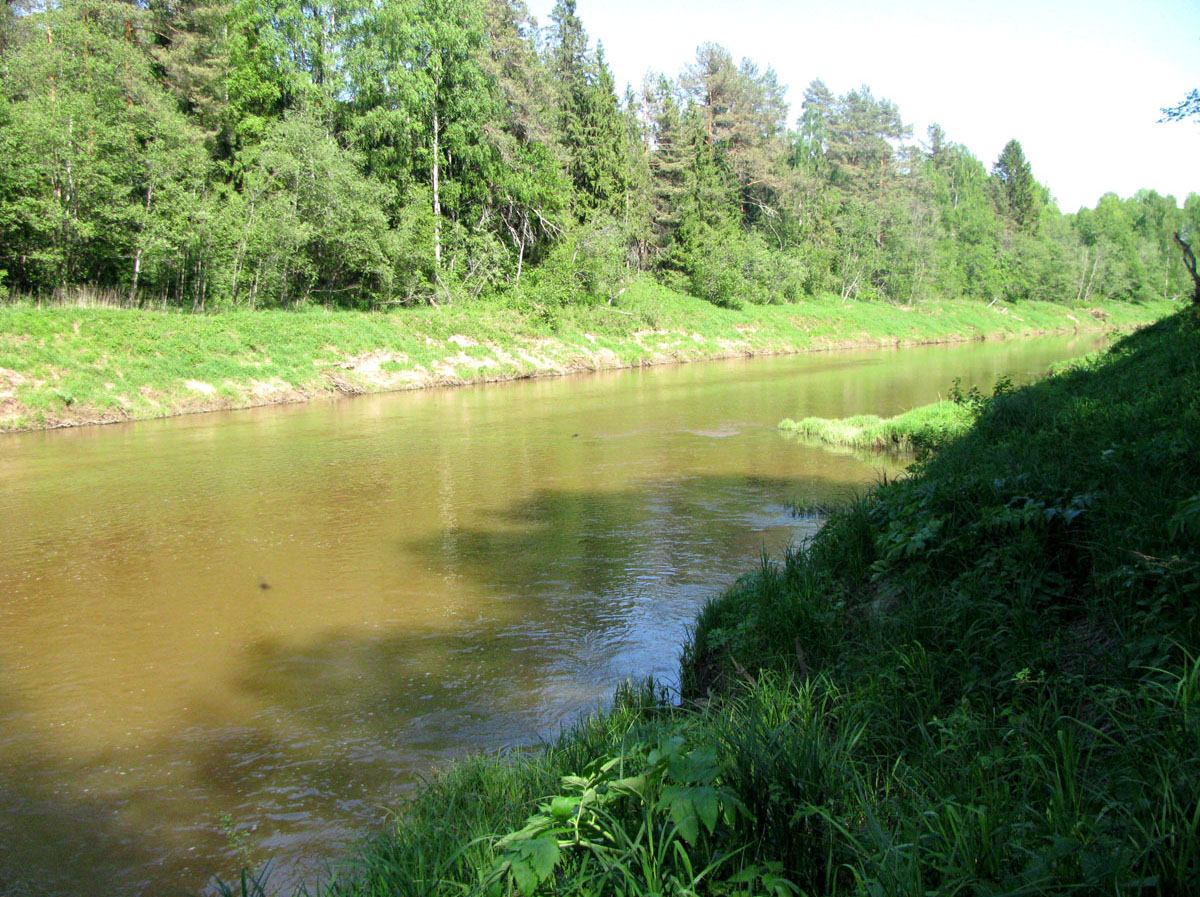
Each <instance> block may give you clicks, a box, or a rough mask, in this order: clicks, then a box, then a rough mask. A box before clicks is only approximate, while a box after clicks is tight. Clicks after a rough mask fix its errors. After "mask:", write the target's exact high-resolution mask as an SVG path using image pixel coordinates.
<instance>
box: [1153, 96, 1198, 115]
mask: <svg viewBox="0 0 1200 897" xmlns="http://www.w3.org/2000/svg"><path fill="white" fill-rule="evenodd" d="M1162 114H1163V117H1162V118H1160V119H1159V121H1182V120H1183V119H1185V118H1200V90H1193V91H1192V92H1191V93H1189V94H1188V95H1187V96H1186V97H1184V98H1183V100H1182V101H1180V102H1179V103H1177V104H1176V105H1174V106H1167V107H1165V108H1164V109H1163V110H1162Z"/></svg>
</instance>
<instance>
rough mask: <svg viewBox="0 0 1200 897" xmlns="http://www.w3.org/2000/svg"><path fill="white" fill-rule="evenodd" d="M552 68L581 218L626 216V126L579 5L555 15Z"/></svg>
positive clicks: (562, 1)
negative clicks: (597, 213)
mask: <svg viewBox="0 0 1200 897" xmlns="http://www.w3.org/2000/svg"><path fill="white" fill-rule="evenodd" d="M550 20H551V23H552V26H551V28H550V36H549V41H550V44H549V68H550V71H551V72H552V73H553V75H554V76H555V79H556V80H557V82H558V90H559V98H558V131H559V138H560V140H561V141H562V144H563V146H564V148H565V149H566V152H567V157H568V163H567V171H568V173H569V175H570V178H571V183H572V184H573V185H574V188H575V195H576V200H577V204H578V206H579V209H578V211H579V212H580V217H581V218H582V217H585V216H586V215H588V214H589V213H591V212H595V211H602V212H605V213H607V214H611V215H621V214H622V213H623V211H624V208H625V193H626V190H627V189H628V184H627V183H626V178H627V174H628V163H627V146H626V139H625V123H624V120H623V118H622V116H621V109H620V103H619V101H618V99H617V95H616V91H615V85H614V83H613V76H612V72H611V71H610V70H609V68H608V63H607V62H605V59H604V48H603V47H602V46H599V45H597V47H596V50H595V52H589V51H588V48H587V46H588V37H587V32H586V31H584V29H583V23H582V22H581V21H580V19H579V16H578V15H577V14H576V11H575V0H557V2H556V3H555V5H554V9H553V11H552V12H551V13H550Z"/></svg>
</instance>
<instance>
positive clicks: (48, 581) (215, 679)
mask: <svg viewBox="0 0 1200 897" xmlns="http://www.w3.org/2000/svg"><path fill="white" fill-rule="evenodd" d="M1096 345H1097V341H1096V340H1095V339H1093V338H1074V339H1067V338H1045V339H1037V340H1029V341H1021V342H997V343H971V344H962V345H955V346H933V347H923V348H914V349H902V350H895V349H887V350H871V351H847V352H837V353H824V354H815V355H802V356H791V357H777V358H766V359H753V360H736V361H727V362H710V363H703V364H692V365H682V366H676V367H659V368H649V369H642V370H633V371H621V372H615V373H610V374H599V375H585V376H578V377H567V378H558V379H546V380H536V381H526V382H520V383H514V384H506V385H493V386H483V387H471V388H462V389H445V390H442V389H435V390H425V391H421V392H412V393H403V394H391V395H383V396H371V397H362V398H358V399H353V400H342V401H336V402H315V403H312V404H309V405H304V406H288V407H273V408H263V409H256V410H250V411H240V412H230V413H221V414H206V415H197V416H192V417H185V418H175V419H171V420H164V421H147V422H140V423H131V424H122V425H117V426H109V427H92V428H81V429H78V430H69V431H55V432H43V433H27V434H17V435H8V436H0V546H2V549H0V894H2V895H11V897H16V895H20V897H27V895H76V894H122V895H151V894H154V895H157V894H166V893H187V892H190V893H201V892H203V891H204V889H205V887H206V882H207V881H208V879H209V877H210V875H211V874H212V873H214V872H215V873H220V874H223V875H225V876H226V877H229V876H231V875H232V873H233V872H234V871H235V870H236V868H237V867H238V865H239V864H241V863H242V862H250V863H253V864H260V863H262V862H265V861H266V860H268V859H269V860H271V861H272V865H273V867H274V873H273V876H272V882H273V884H274V885H275V886H277V887H280V888H282V889H285V890H286V889H287V888H290V887H291V886H292V885H294V884H295V883H296V882H299V881H301V880H306V879H308V880H311V879H312V878H313V877H314V876H319V874H320V870H321V869H322V868H323V864H324V863H325V862H327V861H329V860H330V859H332V858H335V857H337V856H338V855H339V854H340V853H343V852H345V851H346V850H347V849H348V848H349V847H351V846H352V845H353V843H354V840H355V839H356V838H357V837H359V836H360V835H361V834H362V833H364V832H366V831H369V830H370V829H371V828H372V827H373V826H376V825H379V824H380V823H381V821H382V820H383V819H384V818H385V816H386V813H387V811H388V809H389V808H392V807H395V806H396V804H397V801H398V799H399V798H400V797H401V796H402V795H403V793H404V791H405V790H406V789H407V788H409V787H411V785H412V783H413V782H414V781H415V780H417V779H418V778H419V777H420V776H421V775H422V774H427V773H428V772H429V771H430V770H431V769H433V768H435V767H436V766H437V765H438V764H439V763H443V762H445V761H446V760H447V759H448V758H451V757H453V756H455V755H458V754H461V753H462V752H464V751H468V750H495V749H501V748H504V747H512V746H523V745H529V744H535V743H537V742H538V741H539V740H543V739H545V738H547V737H550V736H552V735H553V734H554V733H555V732H556V731H557V730H558V729H559V728H560V727H561V726H563V725H565V724H568V723H569V722H570V721H571V720H573V719H575V718H576V717H577V716H578V715H579V714H580V713H582V712H585V711H586V710H588V709H589V708H593V707H596V706H598V705H600V704H602V703H603V702H604V701H605V699H606V698H607V697H608V696H609V695H610V694H611V692H612V690H613V688H614V686H615V685H616V684H617V683H618V682H619V681H620V680H622V679H623V678H625V677H627V676H630V675H633V676H638V677H642V676H646V675H654V676H657V677H659V678H661V679H663V680H665V681H666V682H668V683H669V682H671V681H672V679H673V677H674V676H675V673H676V660H677V658H678V652H679V646H680V644H681V642H682V640H683V638H684V636H685V633H686V628H687V626H688V624H689V623H690V622H691V620H692V619H693V617H694V615H695V613H696V611H697V609H698V608H699V606H700V604H701V603H702V602H703V601H704V599H705V598H706V597H707V596H709V595H712V594H714V593H715V592H717V591H718V590H719V589H720V588H722V587H723V586H725V585H727V584H729V583H731V582H732V581H733V580H734V579H735V578H736V577H737V576H738V575H739V574H741V573H743V572H745V571H746V570H748V569H750V568H751V567H752V566H753V565H754V564H755V563H756V562H757V561H756V558H757V557H758V556H759V555H760V554H761V553H762V552H763V551H764V550H765V551H767V552H770V553H773V554H778V553H779V552H780V551H781V550H782V549H783V548H784V547H785V546H786V545H787V544H788V543H790V542H795V541H797V540H800V539H802V538H804V537H805V536H806V535H809V534H811V532H812V531H813V528H814V526H815V525H816V524H815V522H814V521H813V520H812V519H806V518H796V517H794V516H793V515H792V514H791V513H790V512H789V510H788V505H787V503H788V502H789V501H794V502H798V503H800V504H813V503H821V502H830V501H836V500H838V499H840V498H844V497H846V496H847V495H849V494H850V493H851V492H852V491H853V490H856V489H862V488H864V486H866V485H868V484H870V483H871V482H873V481H875V480H876V479H877V478H878V477H879V476H880V471H881V470H882V469H884V468H888V469H889V470H890V471H892V472H894V471H895V470H896V468H895V465H894V462H890V461H888V460H887V459H886V458H880V457H871V456H864V455H862V454H854V453H848V452H844V451H827V450H822V449H819V448H814V447H809V446H805V445H802V444H800V443H798V442H796V441H794V440H793V439H790V438H788V437H785V436H783V435H782V434H780V433H779V432H777V431H776V429H775V425H776V423H777V422H778V421H779V420H780V419H781V418H784V417H796V418H798V417H802V416H806V415H821V416H826V417H829V416H846V415H850V414H856V413H865V412H873V413H878V414H893V413H896V412H899V411H901V410H904V409H906V408H909V407H912V406H914V405H918V404H922V403H925V402H929V401H932V400H934V399H936V398H937V397H938V395H939V393H941V394H944V393H945V391H946V389H947V387H948V386H949V384H950V382H951V380H952V379H953V378H954V377H957V376H961V377H963V380H964V383H979V384H983V385H984V386H985V387H986V386H988V385H990V383H992V382H993V381H994V380H995V378H996V377H997V376H998V375H1000V374H1009V375H1013V376H1014V377H1015V378H1017V379H1018V380H1020V379H1028V378H1030V377H1031V376H1037V375H1040V374H1041V373H1043V372H1044V370H1045V368H1046V366H1047V364H1049V363H1050V362H1052V361H1055V360H1058V359H1061V358H1065V357H1069V356H1073V355H1078V354H1081V353H1082V352H1084V351H1088V350H1090V349H1092V348H1095V346H1096ZM889 465H890V466H889Z"/></svg>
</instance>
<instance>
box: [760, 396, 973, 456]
mask: <svg viewBox="0 0 1200 897" xmlns="http://www.w3.org/2000/svg"><path fill="white" fill-rule="evenodd" d="M974 419H975V416H974V414H973V413H972V411H971V408H970V407H969V406H968V405H967V404H965V403H962V402H951V401H945V402H934V403H933V404H931V405H922V406H920V407H919V408H913V409H911V410H909V411H905V412H904V413H903V414H898V415H896V416H895V417H886V418H885V417H879V416H877V415H874V414H856V415H854V416H853V417H846V418H833V419H829V418H824V417H806V418H804V419H803V420H799V421H794V420H791V419H784V420H782V421H780V422H779V429H781V430H784V431H785V432H789V433H795V434H796V435H797V436H800V437H802V438H805V439H811V440H814V441H816V442H822V443H825V444H827V445H844V446H850V447H851V448H861V449H874V450H877V451H897V452H919V451H921V450H923V449H927V448H932V447H934V446H937V445H941V444H943V443H945V442H947V441H949V440H951V439H953V438H955V437H957V436H961V435H962V434H963V433H965V432H966V431H967V430H968V429H970V427H971V423H972V422H973V421H974Z"/></svg>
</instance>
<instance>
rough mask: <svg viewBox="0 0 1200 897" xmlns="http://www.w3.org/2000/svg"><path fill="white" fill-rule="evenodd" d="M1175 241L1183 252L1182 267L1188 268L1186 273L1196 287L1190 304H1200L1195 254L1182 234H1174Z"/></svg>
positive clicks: (1199, 282)
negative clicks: (1190, 276)
mask: <svg viewBox="0 0 1200 897" xmlns="http://www.w3.org/2000/svg"><path fill="white" fill-rule="evenodd" d="M1175 242H1176V243H1178V244H1179V248H1180V250H1181V251H1182V252H1183V264H1184V267H1186V268H1187V269H1188V274H1190V275H1192V283H1193V284H1195V287H1196V289H1195V290H1194V291H1193V293H1192V305H1200V274H1198V273H1196V254H1195V253H1194V252H1192V247H1191V246H1189V245H1188V243H1187V241H1186V240H1184V239H1183V235H1182V234H1176V235H1175Z"/></svg>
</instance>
